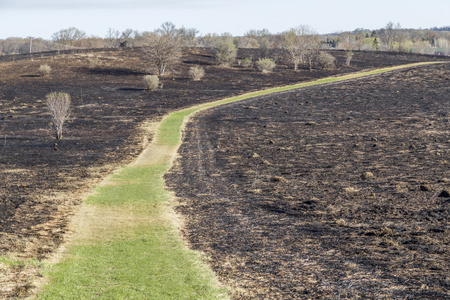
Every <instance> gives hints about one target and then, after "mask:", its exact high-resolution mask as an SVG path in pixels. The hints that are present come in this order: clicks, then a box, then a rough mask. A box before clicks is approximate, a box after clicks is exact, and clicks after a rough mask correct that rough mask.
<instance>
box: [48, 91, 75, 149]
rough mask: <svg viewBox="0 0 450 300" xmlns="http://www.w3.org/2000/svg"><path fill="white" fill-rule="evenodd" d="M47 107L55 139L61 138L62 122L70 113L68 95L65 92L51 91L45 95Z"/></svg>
mask: <svg viewBox="0 0 450 300" xmlns="http://www.w3.org/2000/svg"><path fill="white" fill-rule="evenodd" d="M46 97H47V108H48V110H49V112H50V114H51V115H52V121H53V130H54V132H55V136H56V139H58V140H60V139H62V131H63V125H64V122H65V121H66V120H67V118H69V115H70V95H69V94H67V93H61V92H53V93H50V94H48V95H47V96H46Z"/></svg>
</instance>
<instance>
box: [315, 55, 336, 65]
mask: <svg viewBox="0 0 450 300" xmlns="http://www.w3.org/2000/svg"><path fill="white" fill-rule="evenodd" d="M335 61H336V58H335V57H334V56H333V55H331V54H328V53H326V52H321V53H320V54H319V55H318V56H317V63H318V64H319V66H320V67H321V68H322V69H325V68H334V63H335Z"/></svg>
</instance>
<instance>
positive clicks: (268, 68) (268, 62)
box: [255, 58, 276, 74]
mask: <svg viewBox="0 0 450 300" xmlns="http://www.w3.org/2000/svg"><path fill="white" fill-rule="evenodd" d="M255 65H256V68H257V69H258V70H260V71H261V72H263V73H265V74H267V73H270V72H272V70H273V69H274V68H275V66H276V64H275V62H274V61H273V60H272V59H270V58H260V59H258V61H257V62H256V63H255Z"/></svg>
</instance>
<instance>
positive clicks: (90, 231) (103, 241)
mask: <svg viewBox="0 0 450 300" xmlns="http://www.w3.org/2000/svg"><path fill="white" fill-rule="evenodd" d="M419 65H424V63H420V64H411V65H404V66H399V67H394V68H385V69H379V70H375V71H368V72H362V73H358V74H350V75H344V76H341V77H331V78H325V79H320V80H317V81H313V82H307V83H301V84H297V85H291V86H286V87H280V88H272V89H268V90H263V91H259V92H253V93H248V94H245V95H241V96H237V97H233V98H228V99H224V100H220V101H216V102H212V103H206V104H202V105H198V106H195V107H192V108H188V109H184V110H181V111H177V112H174V113H171V114H170V115H168V116H166V117H165V118H164V119H163V120H162V122H161V123H160V124H159V126H158V128H157V131H156V135H155V138H154V140H153V141H152V143H151V144H150V146H149V147H148V148H147V149H146V150H145V151H144V152H143V153H142V154H141V155H140V156H139V158H138V159H137V160H136V161H135V162H134V163H133V164H131V165H129V166H127V167H124V168H122V169H120V170H118V171H117V172H116V173H115V174H113V175H111V176H109V177H108V178H107V179H106V180H105V182H104V183H103V184H102V185H101V186H99V187H98V188H97V189H96V190H95V193H94V194H92V195H90V196H88V197H87V199H86V200H85V203H84V204H83V205H81V208H80V210H79V212H78V213H77V215H76V217H75V219H74V221H73V223H74V226H75V228H74V231H75V233H74V235H73V237H72V238H71V242H70V243H69V244H68V245H67V246H66V248H65V250H64V253H63V255H62V258H61V259H60V262H59V263H56V264H49V265H48V268H47V271H46V272H47V274H46V275H48V277H49V281H50V283H49V284H48V285H47V286H45V287H44V288H43V290H42V291H41V293H39V294H38V296H37V298H38V299H226V298H227V297H228V292H229V289H227V288H225V287H221V286H220V285H219V284H218V281H217V279H216V277H215V275H214V273H213V272H212V271H211V270H210V269H209V268H208V266H207V265H206V264H205V263H204V261H203V260H202V258H201V257H200V255H199V254H198V253H196V252H194V251H191V250H189V249H187V247H186V246H185V244H184V242H183V241H182V240H181V239H180V237H179V233H178V232H179V231H178V228H179V220H178V219H177V216H176V215H175V214H174V212H173V208H172V205H173V204H174V197H173V196H172V195H171V194H170V193H169V192H168V191H166V190H165V184H164V181H163V175H164V174H165V173H166V172H167V171H168V170H169V168H170V167H171V164H172V161H173V159H174V157H175V154H176V151H177V149H178V147H179V145H180V143H181V134H182V127H183V124H184V123H185V122H186V119H187V117H189V116H190V115H192V114H193V113H195V112H198V111H200V110H204V109H207V108H211V107H215V106H218V105H222V104H226V103H231V102H235V101H240V100H243V99H248V98H251V97H257V96H261V95H267V94H271V93H276V92H281V91H286V90H290V89H296V88H301V87H306V86H312V85H318V84H324V83H330V82H337V81H342V80H348V79H355V78H360V77H363V76H369V75H374V74H379V73H384V72H388V71H392V70H396V69H402V68H408V67H414V66H419Z"/></svg>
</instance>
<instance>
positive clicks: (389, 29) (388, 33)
mask: <svg viewBox="0 0 450 300" xmlns="http://www.w3.org/2000/svg"><path fill="white" fill-rule="evenodd" d="M380 33H381V40H382V41H383V43H384V45H385V47H386V50H388V51H392V50H394V41H395V25H394V23H392V22H389V23H387V25H386V27H384V28H383V29H382V30H381V32H380Z"/></svg>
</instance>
